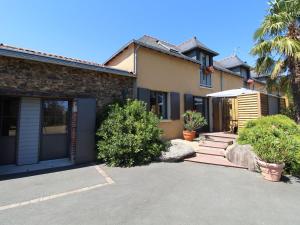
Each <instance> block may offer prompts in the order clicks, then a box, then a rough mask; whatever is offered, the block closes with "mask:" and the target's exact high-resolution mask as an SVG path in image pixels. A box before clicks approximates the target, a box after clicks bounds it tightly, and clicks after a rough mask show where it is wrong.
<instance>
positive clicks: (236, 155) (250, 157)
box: [225, 143, 258, 171]
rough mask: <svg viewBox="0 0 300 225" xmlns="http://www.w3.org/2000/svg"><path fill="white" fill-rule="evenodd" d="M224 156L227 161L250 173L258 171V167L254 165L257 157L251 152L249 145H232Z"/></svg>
mask: <svg viewBox="0 0 300 225" xmlns="http://www.w3.org/2000/svg"><path fill="white" fill-rule="evenodd" d="M225 156H226V158H227V159H228V161H230V162H232V163H234V164H237V165H239V166H243V167H246V168H248V170H250V171H258V166H257V164H256V158H257V156H256V155H255V153H254V152H253V148H252V146H251V145H239V144H238V143H234V144H233V145H230V146H228V147H227V149H226V152H225Z"/></svg>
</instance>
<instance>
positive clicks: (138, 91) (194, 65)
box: [105, 36, 262, 139]
mask: <svg viewBox="0 0 300 225" xmlns="http://www.w3.org/2000/svg"><path fill="white" fill-rule="evenodd" d="M217 54H218V53H216V52H215V51H213V50H211V49H209V48H207V47H206V46H205V45H203V44H202V43H201V42H199V41H198V40H197V39H196V38H192V39H190V40H188V41H187V42H184V43H183V44H181V45H177V46H176V45H172V44H170V43H167V42H164V41H161V40H158V39H156V38H153V37H149V36H143V37H142V38H141V39H138V40H133V41H131V42H129V43H128V44H126V45H125V46H124V47H123V48H121V49H120V51H118V52H117V53H116V54H115V55H113V56H112V57H111V58H110V59H108V60H107V61H106V62H105V66H109V67H113V68H116V69H122V70H127V71H128V72H131V73H133V74H135V75H136V84H135V96H136V97H137V98H138V99H141V100H144V101H145V102H146V103H147V106H148V109H149V110H152V111H153V112H155V113H156V114H157V115H158V116H159V117H160V119H161V122H160V127H161V128H162V129H163V131H164V138H165V139H173V138H180V137H182V130H183V126H184V121H183V117H182V114H183V113H184V112H185V111H186V110H188V109H191V110H197V111H199V112H201V113H202V114H203V115H204V116H205V117H206V119H207V121H208V125H207V126H206V127H205V128H204V130H206V131H218V130H220V129H221V128H220V126H219V125H220V123H222V122H221V119H220V117H221V113H220V109H221V106H220V103H219V102H215V101H213V100H212V99H211V98H208V97H206V95H207V94H210V93H214V92H219V91H224V90H229V89H237V88H242V87H244V86H245V85H246V81H247V77H243V75H242V74H241V73H238V72H234V71H231V70H229V69H227V68H225V67H224V66H222V64H221V63H219V62H216V61H214V60H213V57H215V56H216V55H217ZM203 64H206V65H203ZM212 67H213V69H212ZM207 68H209V69H210V70H209V71H206V70H207ZM259 85H260V86H258V85H257V87H259V88H262V87H261V84H259ZM255 86H256V85H254V87H255Z"/></svg>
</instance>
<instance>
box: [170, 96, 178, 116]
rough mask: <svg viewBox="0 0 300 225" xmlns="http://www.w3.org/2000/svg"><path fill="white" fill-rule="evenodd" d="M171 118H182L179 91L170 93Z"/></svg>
mask: <svg viewBox="0 0 300 225" xmlns="http://www.w3.org/2000/svg"><path fill="white" fill-rule="evenodd" d="M170 103H171V120H179V119H180V94H179V93H178V92H171V93H170Z"/></svg>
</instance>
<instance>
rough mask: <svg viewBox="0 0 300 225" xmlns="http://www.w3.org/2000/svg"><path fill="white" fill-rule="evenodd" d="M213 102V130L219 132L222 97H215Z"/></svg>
mask: <svg viewBox="0 0 300 225" xmlns="http://www.w3.org/2000/svg"><path fill="white" fill-rule="evenodd" d="M212 104H213V131H214V132H218V131H221V124H220V123H221V121H220V118H221V112H220V99H219V98H213V100H212Z"/></svg>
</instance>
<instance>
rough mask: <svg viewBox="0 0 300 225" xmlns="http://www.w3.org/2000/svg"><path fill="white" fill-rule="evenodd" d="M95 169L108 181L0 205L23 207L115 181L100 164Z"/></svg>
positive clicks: (2, 208) (7, 207) (8, 207)
mask: <svg viewBox="0 0 300 225" xmlns="http://www.w3.org/2000/svg"><path fill="white" fill-rule="evenodd" d="M95 169H96V170H97V171H98V173H99V174H101V175H102V176H103V177H104V178H105V181H106V183H104V184H96V185H93V186H88V187H84V188H79V189H75V190H72V191H66V192H62V193H58V194H53V195H48V196H44V197H40V198H35V199H32V200H28V201H24V202H18V203H13V204H9V205H4V206H0V211H3V210H7V209H12V208H17V207H21V206H26V205H30V204H35V203H39V202H44V201H48V200H51V199H56V198H61V197H64V196H68V195H73V194H77V193H81V192H86V191H90V190H93V189H96V188H100V187H103V186H107V185H110V184H114V183H115V182H114V181H113V179H112V178H111V177H109V176H108V175H107V173H106V172H105V171H104V170H103V169H102V168H101V167H100V166H98V165H96V166H95Z"/></svg>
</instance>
